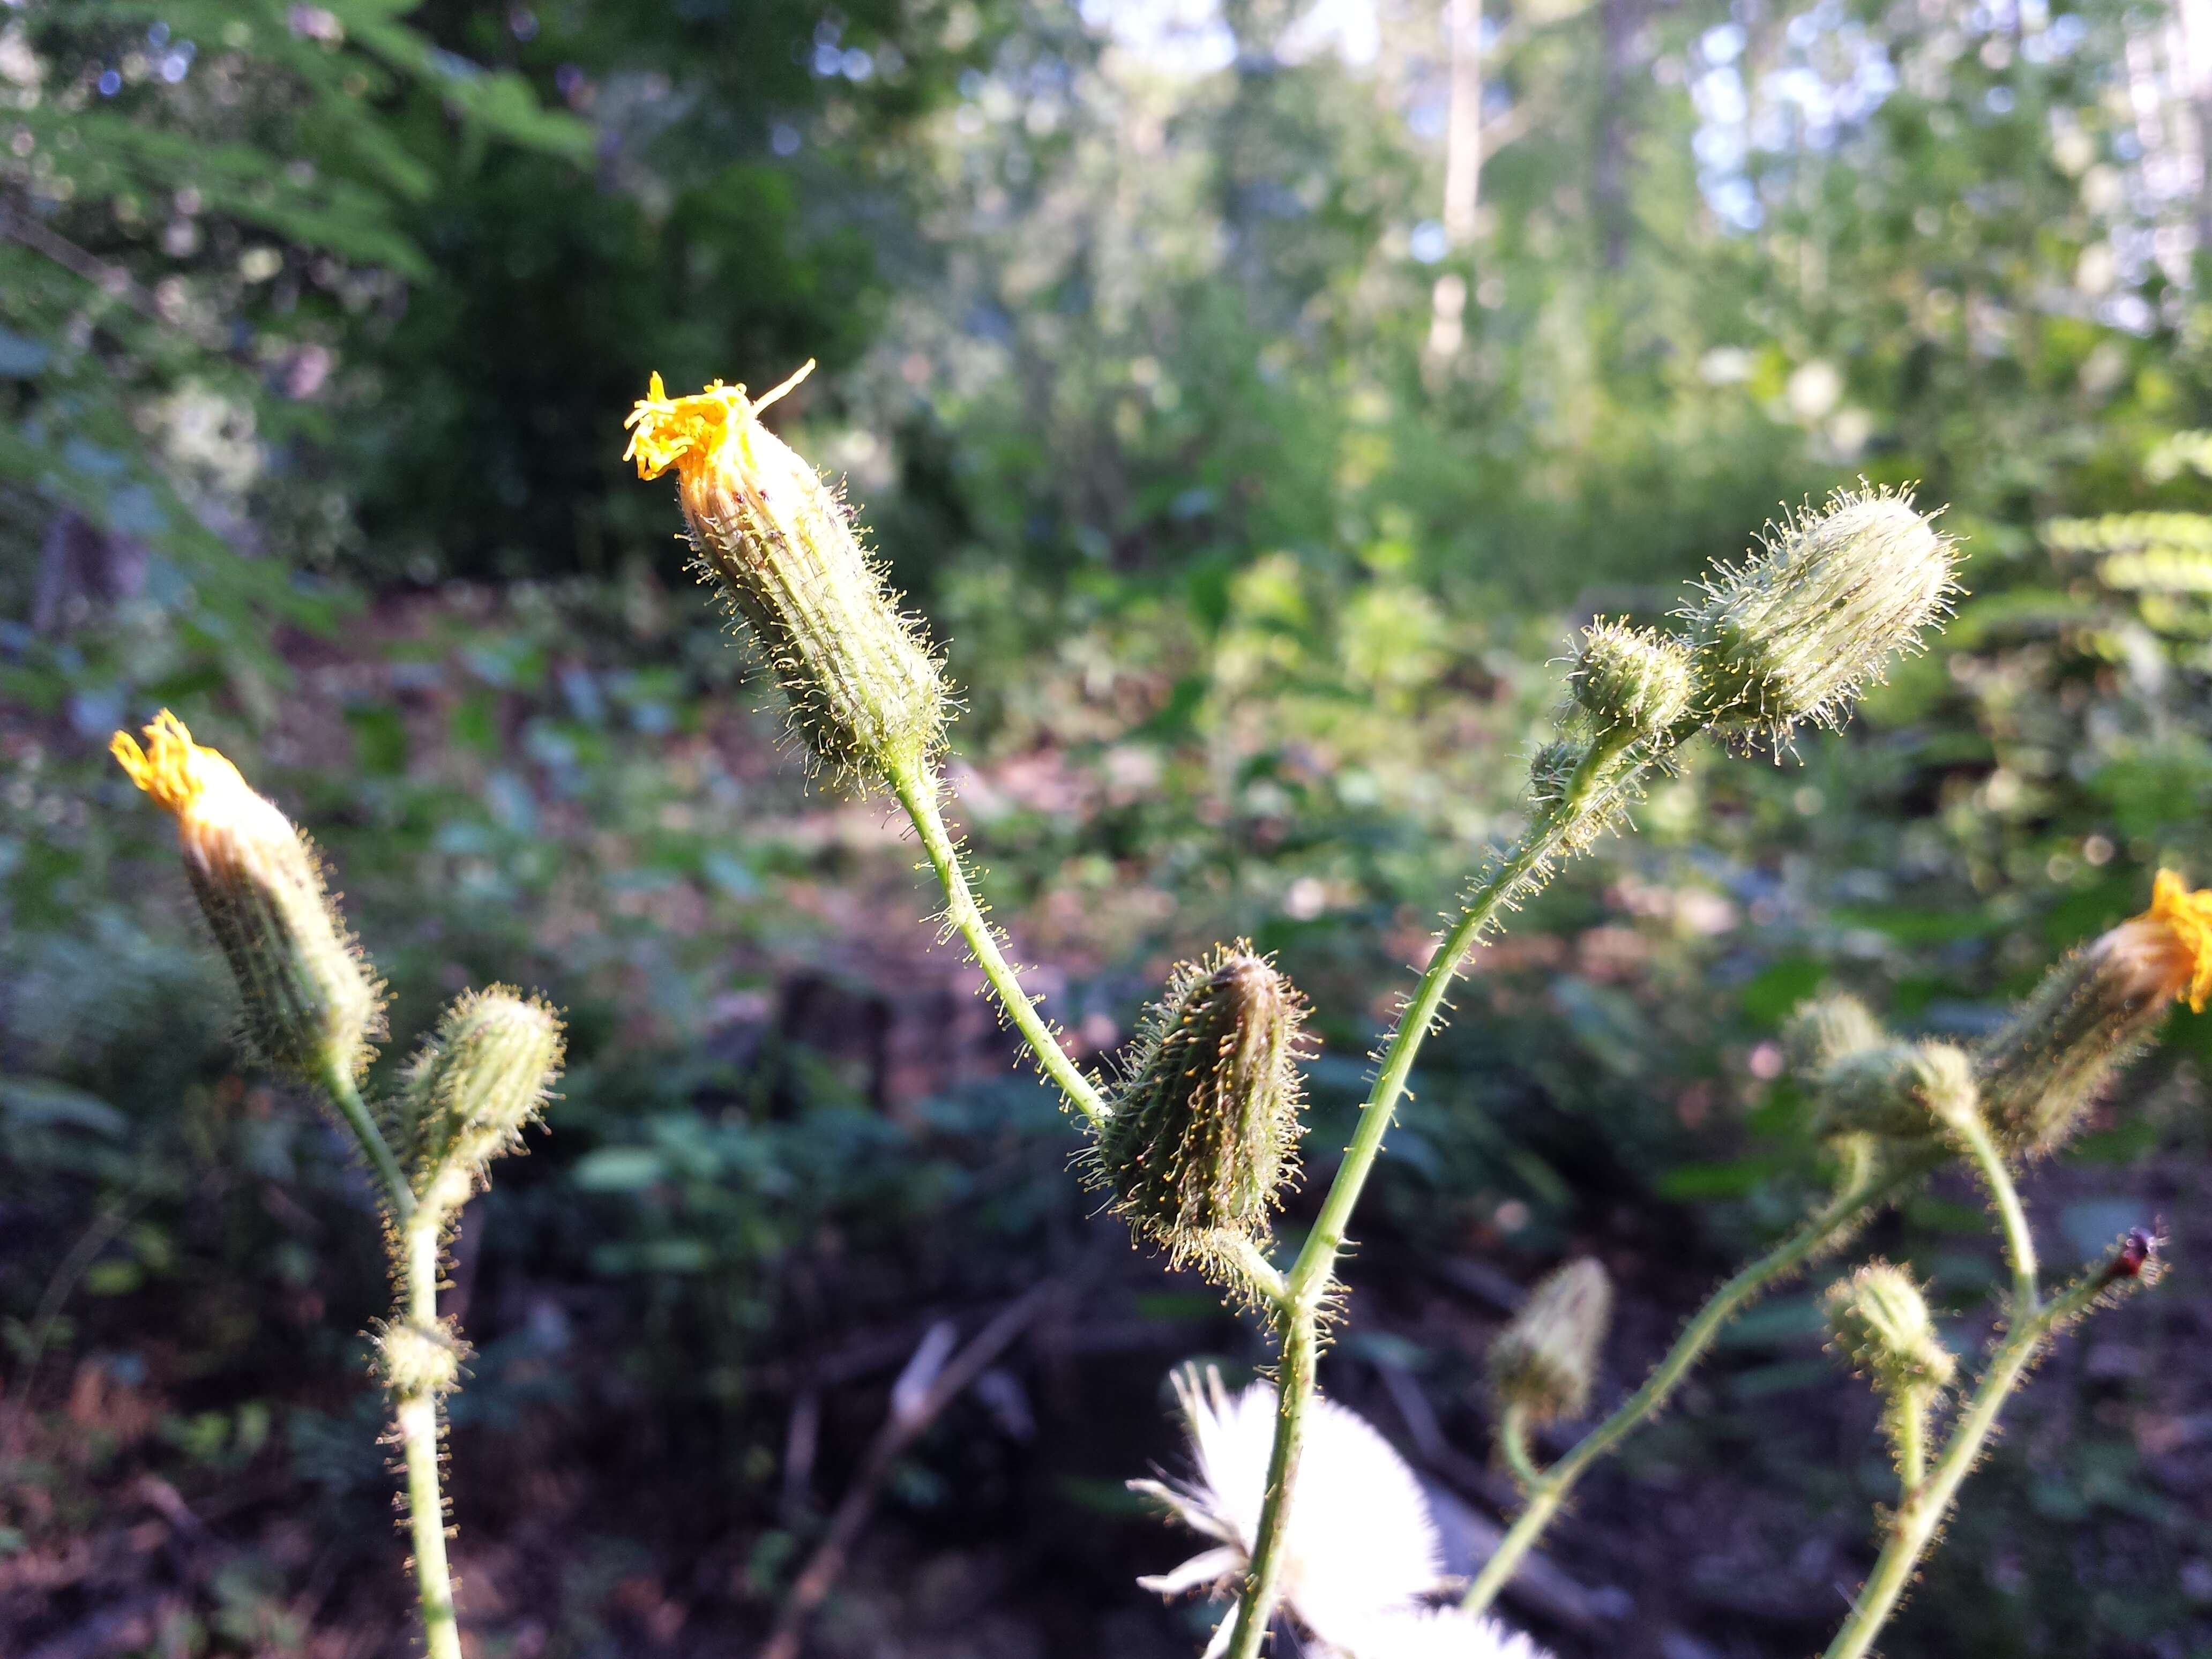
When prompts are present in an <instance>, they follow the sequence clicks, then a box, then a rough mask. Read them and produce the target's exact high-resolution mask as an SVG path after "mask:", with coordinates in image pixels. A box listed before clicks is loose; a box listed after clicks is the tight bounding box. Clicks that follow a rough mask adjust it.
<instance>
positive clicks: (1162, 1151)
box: [1090, 939, 1305, 1265]
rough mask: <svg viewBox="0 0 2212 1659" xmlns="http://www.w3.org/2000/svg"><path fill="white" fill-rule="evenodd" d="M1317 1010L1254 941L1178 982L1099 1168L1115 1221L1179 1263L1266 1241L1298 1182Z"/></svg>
mask: <svg viewBox="0 0 2212 1659" xmlns="http://www.w3.org/2000/svg"><path fill="white" fill-rule="evenodd" d="M1304 1019H1305V1001H1304V998H1302V997H1301V996H1299V994H1297V991H1296V990H1295V989H1294V988H1293V987H1291V982H1290V981H1288V980H1287V979H1285V978H1284V976H1283V975H1281V974H1280V973H1279V972H1277V971H1276V969H1275V967H1274V964H1273V963H1270V962H1269V961H1267V959H1266V958H1265V957H1259V956H1255V955H1254V954H1253V952H1252V949H1251V946H1250V945H1249V944H1247V943H1246V942H1245V941H1243V940H1242V939H1240V940H1238V941H1237V943H1236V944H1235V945H1230V946H1228V947H1226V948H1225V949H1217V950H1216V951H1213V952H1212V955H1210V956H1208V957H1205V958H1204V959H1203V960H1201V961H1198V962H1190V963H1182V965H1181V966H1179V967H1178V968H1176V970H1175V972H1174V973H1173V974H1172V975H1170V978H1169V981H1168V987H1167V994H1166V995H1165V996H1164V998H1163V999H1162V1000H1160V1001H1159V1002H1158V1004H1156V1005H1155V1006H1153V1007H1152V1009H1150V1010H1149V1011H1148V1012H1147V1013H1146V1018H1145V1022H1144V1024H1143V1025H1142V1026H1141V1027H1140V1028H1139V1031H1138V1034H1137V1040H1136V1042H1135V1043H1134V1044H1133V1047H1132V1048H1131V1049H1130V1052H1129V1054H1128V1055H1127V1058H1126V1059H1125V1060H1124V1062H1123V1066H1122V1075H1121V1081H1120V1082H1119V1084H1118V1085H1116V1086H1115V1089H1114V1090H1113V1091H1112V1094H1111V1099H1110V1102H1109V1104H1110V1108H1111V1109H1110V1112H1109V1115H1108V1117H1107V1120H1106V1123H1105V1126H1104V1127H1103V1128H1102V1129H1100V1131H1099V1132H1098V1139H1097V1145H1096V1146H1094V1147H1093V1148H1092V1149H1091V1154H1090V1161H1091V1167H1092V1173H1093V1179H1094V1180H1095V1181H1096V1182H1097V1184H1099V1185H1100V1186H1103V1188H1106V1189H1107V1190H1108V1191H1109V1192H1111V1193H1112V1194H1113V1195H1114V1208H1115V1211H1116V1212H1119V1213H1120V1214H1121V1215H1122V1216H1124V1217H1126V1218H1127V1220H1128V1223H1129V1225H1130V1227H1131V1228H1132V1229H1133V1231H1135V1232H1137V1233H1138V1234H1139V1235H1140V1236H1142V1237H1147V1238H1150V1239H1152V1240H1153V1241H1154V1242H1155V1243H1160V1244H1164V1245H1165V1246H1166V1247H1167V1248H1168V1249H1169V1250H1170V1252H1171V1253H1172V1254H1173V1255H1174V1256H1175V1258H1176V1260H1177V1261H1198V1262H1200V1264H1201V1265H1205V1264H1210V1263H1212V1262H1214V1261H1218V1260H1219V1259H1220V1257H1221V1255H1222V1246H1223V1243H1224V1237H1225V1236H1229V1237H1243V1238H1247V1239H1250V1238H1256V1237H1259V1236H1260V1235H1261V1233H1263V1232H1264V1231H1265V1230H1266V1227H1267V1217H1268V1213H1269V1212H1270V1211H1271V1210H1273V1208H1274V1207H1275V1206H1277V1205H1278V1204H1279V1202H1280V1199H1281V1194H1282V1191H1283V1188H1285V1186H1286V1185H1287V1184H1288V1183H1289V1182H1290V1180H1291V1177H1292V1176H1294V1175H1295V1173H1296V1166H1297V1139H1298V1133H1299V1123H1298V1101H1299V1077H1298V1061H1299V1060H1300V1059H1301V1058H1302V1057H1303V1051H1304V1033H1303V1026H1304Z"/></svg>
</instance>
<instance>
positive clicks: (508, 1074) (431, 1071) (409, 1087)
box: [403, 985, 562, 1212]
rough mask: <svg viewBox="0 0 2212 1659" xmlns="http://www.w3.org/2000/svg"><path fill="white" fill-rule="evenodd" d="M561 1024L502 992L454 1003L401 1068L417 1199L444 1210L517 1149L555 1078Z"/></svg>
mask: <svg viewBox="0 0 2212 1659" xmlns="http://www.w3.org/2000/svg"><path fill="white" fill-rule="evenodd" d="M561 1054H562V1038H561V1021H560V1019H559V1018H558V1017H557V1016H556V1014H555V1013H554V1012H553V1011H552V1010H551V1009H550V1008H549V1007H547V1006H545V1005H544V1003H542V1002H539V1001H538V1000H536V999H534V998H526V997H523V996H521V995H520V994H517V993H515V992H513V991H512V990H509V989H508V988H507V987H505V986H503V985H495V986H492V987H490V988H489V989H488V990H484V991H482V992H477V993H472V994H468V995H465V996H463V997H461V998H460V999H459V1000H458V1001H456V1002H455V1003H454V1004H453V1006H452V1007H451V1008H449V1009H447V1011H446V1016H445V1018H443V1019H441V1020H440V1021H439V1022H438V1031H437V1035H436V1036H434V1037H432V1038H430V1039H429V1041H428V1042H425V1043H424V1044H423V1046H422V1052H421V1053H420V1054H417V1055H416V1058H415V1061H414V1063H413V1065H411V1066H410V1067H409V1068H408V1073H407V1081H406V1088H405V1091H404V1096H403V1101H404V1111H405V1115H406V1121H407V1123H408V1126H409V1129H410V1145H411V1150H412V1153H413V1156H412V1158H411V1160H410V1162H411V1163H412V1165H413V1169H412V1170H411V1177H412V1179H413V1181H414V1182H415V1186H416V1197H418V1198H419V1199H421V1200H422V1201H423V1202H424V1203H425V1204H426V1205H428V1206H432V1207H434V1208H436V1209H438V1210H440V1211H441V1212H449V1211H451V1210H453V1208H454V1207H456V1206H459V1204H460V1203H462V1202H463V1201H464V1200H466V1198H467V1197H468V1195H469V1191H470V1189H471V1187H472V1186H473V1185H474V1184H475V1182H477V1180H479V1179H480V1178H481V1177H482V1176H483V1167H484V1165H485V1164H488V1163H489V1162H490V1161H491V1160H492V1159H493V1158H497V1157H499V1156H501V1154H502V1153H505V1152H512V1151H513V1150H514V1149H515V1148H516V1147H518V1146H520V1145H521V1144H522V1130H523V1127H524V1126H525V1125H526V1124H527V1123H528V1122H529V1121H531V1120H532V1118H534V1117H536V1116H537V1115H538V1110H539V1109H540V1108H541V1107H543V1106H544V1103H545V1100H546V1097H547V1095H548V1094H549V1093H550V1091H551V1090H552V1087H553V1084H554V1080H555V1079H556V1078H558V1077H559V1076H560V1074H561Z"/></svg>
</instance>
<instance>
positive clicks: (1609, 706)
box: [1567, 622, 1691, 735]
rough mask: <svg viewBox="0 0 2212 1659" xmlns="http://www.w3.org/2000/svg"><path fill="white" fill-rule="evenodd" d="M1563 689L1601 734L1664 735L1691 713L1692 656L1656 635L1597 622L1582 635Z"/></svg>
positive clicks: (1614, 624)
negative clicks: (1610, 732)
mask: <svg viewBox="0 0 2212 1659" xmlns="http://www.w3.org/2000/svg"><path fill="white" fill-rule="evenodd" d="M1567 684H1568V686H1569V688H1570V689H1571V690H1572V692H1573V694H1574V699H1575V701H1576V702H1577V703H1578V704H1580V705H1581V706H1582V708H1583V711H1584V712H1585V713H1587V714H1589V716H1590V718H1591V719H1592V720H1595V721H1596V722H1597V724H1598V725H1599V726H1600V727H1601V728H1602V729H1604V730H1607V731H1613V730H1618V729H1620V728H1622V727H1626V728H1627V729H1628V730H1629V731H1632V732H1637V733H1638V734H1639V735H1648V734H1650V733H1653V732H1664V731H1665V730H1667V728H1668V727H1669V726H1673V725H1674V722H1675V721H1676V720H1680V719H1681V717H1682V716H1683V714H1685V713H1686V711H1687V710H1688V708H1689V707H1690V695H1691V672H1690V653H1689V652H1688V651H1686V649H1684V648H1683V647H1682V646H1681V644H1680V642H1679V641H1674V640H1671V639H1669V638H1668V637H1667V636H1666V635H1663V634H1661V633H1658V632H1656V630H1653V629H1638V628H1631V627H1629V626H1628V624H1627V623H1609V622H1599V623H1593V624H1592V625H1591V626H1590V627H1589V628H1586V629H1583V641H1582V648H1581V650H1580V651H1578V652H1577V653H1576V656H1575V665H1574V668H1573V670H1572V671H1571V672H1570V674H1569V676H1568V680H1567Z"/></svg>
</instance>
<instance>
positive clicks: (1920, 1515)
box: [1825, 1273, 2105, 1659]
mask: <svg viewBox="0 0 2212 1659" xmlns="http://www.w3.org/2000/svg"><path fill="white" fill-rule="evenodd" d="M2104 1277H2105V1276H2104V1275H2103V1274H2101V1273H2093V1274H2090V1275H2087V1276H2086V1277H2084V1278H2082V1279H2079V1280H2077V1281H2076V1282H2075V1284H2074V1285H2072V1286H2070V1287H2069V1289H2068V1290H2067V1291H2066V1292H2065V1294H2064V1295H2063V1296H2061V1297H2058V1298H2057V1300H2056V1301H2054V1302H2052V1303H2051V1305H2050V1306H2049V1307H2047V1308H2045V1309H2044V1310H2042V1311H2040V1312H2039V1313H2037V1314H2035V1315H2034V1316H2032V1317H2029V1318H2026V1319H2022V1320H2020V1321H2018V1322H2015V1325H2014V1326H2013V1328H2012V1331H2011V1334H2009V1335H2008V1336H2007V1337H2006V1338H2005V1340H2004V1341H2003V1343H2002V1345H2001V1346H1999V1347H1998V1349H1997V1351H1996V1353H1995V1354H1994V1355H1993V1356H1991V1358H1990V1365H1989V1369H1988V1370H1986V1371H1984V1373H1983V1374H1982V1381H1981V1384H1980V1386H1979V1387H1978V1388H1977V1389H1975V1390H1974V1395H1973V1398H1972V1400H1970V1401H1967V1402H1966V1409H1965V1410H1964V1411H1962V1412H1960V1413H1959V1421H1958V1425H1957V1426H1956V1427H1955V1428H1954V1429H1953V1430H1952V1431H1951V1438H1950V1441H1949V1443H1948V1444H1947V1445H1945V1447H1944V1448H1943V1455H1942V1457H1941V1458H1939V1459H1938V1460H1937V1462H1936V1468H1935V1471H1934V1473H1933V1474H1930V1475H1929V1477H1928V1479H1927V1480H1925V1481H1924V1482H1923V1483H1922V1484H1921V1485H1920V1486H1918V1488H1917V1489H1916V1490H1914V1491H1911V1492H1908V1493H1906V1495H1905V1500H1904V1501H1903V1502H1902V1503H1900V1504H1899V1505H1898V1506H1897V1510H1896V1511H1895V1513H1894V1514H1893V1515H1892V1516H1890V1517H1889V1540H1888V1541H1887V1543H1886V1544H1884V1545H1883V1546H1882V1551H1881V1556H1880V1557H1879V1558H1878V1559H1876V1560H1875V1565H1874V1571H1873V1572H1871V1573H1870V1574H1869V1575H1868V1577H1867V1581H1866V1583H1865V1585H1864V1587H1863V1588H1862V1589H1860V1591H1859V1595H1858V1600H1857V1601H1855V1602H1853V1603H1852V1605H1851V1611H1850V1617H1848V1618H1847V1619H1845V1620H1844V1624H1843V1628H1842V1629H1840V1630H1838V1632H1836V1639H1835V1640H1834V1641H1832V1642H1831V1643H1830V1644H1828V1650H1827V1653H1826V1656H1825V1659H1864V1656H1865V1654H1866V1653H1867V1652H1868V1650H1869V1649H1870V1648H1871V1647H1872V1646H1873V1644H1874V1638H1875V1637H1876V1636H1877V1635H1878V1634H1880V1633H1881V1627H1882V1626H1883V1625H1885V1624H1887V1622H1888V1620H1889V1616H1890V1614H1891V1613H1894V1612H1895V1611H1896V1610H1897V1601H1898V1598H1899V1596H1901V1595H1904V1594H1905V1586H1906V1585H1907V1584H1909V1583H1911V1582H1912V1577H1913V1575H1914V1574H1915V1573H1916V1572H1917V1571H1919V1567H1920V1559H1921V1557H1922V1556H1923V1555H1924V1554H1926V1553H1927V1551H1928V1547H1929V1544H1931V1543H1932V1542H1933V1541H1935V1537H1936V1532H1937V1530H1938V1528H1941V1527H1942V1523H1943V1517H1944V1516H1945V1515H1946V1514H1947V1513H1948V1511H1949V1510H1950V1507H1951V1504H1952V1500H1953V1499H1954V1498H1956V1497H1957V1496H1958V1493H1959V1487H1960V1484H1961V1483H1962V1482H1964V1481H1965V1480H1966V1475H1967V1473H1968V1471H1970V1470H1971V1469H1972V1468H1973V1467H1974V1464H1975V1462H1977V1461H1978V1459H1979V1458H1980V1456H1981V1455H1982V1448H1983V1447H1984V1445H1985V1444H1986V1443H1988V1440H1989V1437H1990V1430H1991V1429H1993V1428H1995V1427H1996V1421H1997V1414H1998V1413H2000V1412H2002V1410H2003V1409H2004V1403H2005V1401H2006V1400H2007V1399H2008V1398H2009V1397H2010V1396H2011V1394H2012V1391H2013V1390H2014V1389H2016V1388H2018V1387H2019V1386H2020V1383H2021V1378H2023V1377H2024V1376H2027V1369H2028V1367H2029V1366H2030V1365H2031V1364H2033V1363H2034V1360H2035V1356H2036V1352H2037V1351H2038V1350H2039V1349H2040V1348H2041V1347H2042V1346H2043V1344H2044V1342H2045V1340H2046V1339H2047V1338H2048V1337H2049V1336H2050V1335H2051V1332H2052V1331H2054V1330H2056V1329H2057V1328H2058V1327H2059V1326H2061V1325H2063V1324H2065V1323H2066V1322H2068V1321H2069V1320H2072V1319H2075V1318H2076V1317H2078V1316H2080V1315H2081V1314H2082V1313H2084V1312H2086V1311H2087V1310H2088V1308H2089V1306H2090V1304H2092V1303H2093V1302H2094V1301H2095V1300H2096V1299H2097V1297H2098V1294H2099V1292H2100V1291H2101V1290H2102V1289H2103V1288H2104Z"/></svg>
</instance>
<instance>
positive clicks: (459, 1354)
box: [374, 1321, 467, 1400]
mask: <svg viewBox="0 0 2212 1659" xmlns="http://www.w3.org/2000/svg"><path fill="white" fill-rule="evenodd" d="M374 1342H375V1344H376V1374H377V1378H378V1380H379V1381H380V1382H381V1383H383V1384H384V1387H385V1389H386V1392H387V1393H389V1394H390V1395H392V1398H394V1399H395V1400H399V1399H405V1398H407V1397H409V1396H410V1395H426V1394H427V1395H446V1394H451V1393H452V1392H453V1389H455V1388H456V1387H457V1386H459V1383H460V1379H461V1361H462V1360H463V1359H464V1358H466V1357H467V1352H466V1347H467V1345H466V1344H465V1343H464V1342H463V1341H462V1340H461V1339H460V1337H459V1335H458V1334H456V1333H455V1332H454V1331H453V1328H452V1327H451V1326H449V1325H447V1324H446V1323H445V1322H443V1321H441V1322H439V1323H438V1324H437V1325H435V1326H423V1325H416V1324H410V1323H407V1322H398V1321H396V1322H393V1323H392V1324H389V1325H384V1326H380V1327H379V1328H377V1330H376V1334H375V1336H374Z"/></svg>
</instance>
